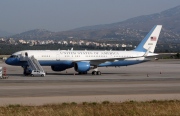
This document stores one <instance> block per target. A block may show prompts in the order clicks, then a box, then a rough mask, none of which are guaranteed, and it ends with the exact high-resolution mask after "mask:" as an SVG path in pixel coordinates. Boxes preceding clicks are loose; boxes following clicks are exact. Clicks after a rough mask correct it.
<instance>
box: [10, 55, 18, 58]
mask: <svg viewBox="0 0 180 116" xmlns="http://www.w3.org/2000/svg"><path fill="white" fill-rule="evenodd" d="M17 57H18V56H16V55H11V56H10V58H17Z"/></svg>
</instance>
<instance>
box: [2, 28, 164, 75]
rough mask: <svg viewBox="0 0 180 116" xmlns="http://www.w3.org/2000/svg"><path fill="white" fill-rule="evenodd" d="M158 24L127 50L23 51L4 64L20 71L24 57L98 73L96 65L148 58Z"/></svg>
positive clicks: (60, 68) (24, 64)
mask: <svg viewBox="0 0 180 116" xmlns="http://www.w3.org/2000/svg"><path fill="white" fill-rule="evenodd" d="M161 28H162V25H155V26H154V27H153V28H152V29H151V31H150V32H149V33H148V34H147V35H146V36H145V38H144V39H143V40H142V41H141V42H140V44H139V45H138V46H137V47H136V48H135V49H134V50H130V51H117V50H116V51H113V50H109V51H102V50H100V51H97V50H73V49H71V50H24V51H19V52H16V53H13V54H12V55H11V56H10V57H9V58H8V59H7V60H6V61H5V63H6V64H8V65H13V66H22V67H23V69H24V74H26V70H27V67H28V65H29V64H28V62H27V60H22V57H23V58H26V57H34V58H35V59H36V60H37V61H38V62H37V63H39V64H40V65H41V66H51V69H52V70H53V71H64V70H66V69H69V68H74V70H75V71H76V72H78V73H79V74H87V72H88V71H89V70H93V71H92V75H101V72H100V71H99V70H98V67H118V66H128V65H134V64H139V63H143V62H147V61H150V59H148V57H151V56H156V55H158V54H156V53H154V50H155V47H156V43H157V41H158V38H159V34H160V31H161Z"/></svg>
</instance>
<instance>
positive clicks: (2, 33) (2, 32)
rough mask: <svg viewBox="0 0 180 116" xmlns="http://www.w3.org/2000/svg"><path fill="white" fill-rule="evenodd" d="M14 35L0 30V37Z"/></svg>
mask: <svg viewBox="0 0 180 116" xmlns="http://www.w3.org/2000/svg"><path fill="white" fill-rule="evenodd" d="M10 35H13V34H12V33H9V32H6V31H3V30H0V37H6V36H10Z"/></svg>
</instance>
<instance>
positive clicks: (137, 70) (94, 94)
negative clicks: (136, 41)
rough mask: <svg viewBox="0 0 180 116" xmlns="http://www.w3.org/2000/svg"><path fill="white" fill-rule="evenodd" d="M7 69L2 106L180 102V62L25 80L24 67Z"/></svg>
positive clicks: (49, 73)
mask: <svg viewBox="0 0 180 116" xmlns="http://www.w3.org/2000/svg"><path fill="white" fill-rule="evenodd" d="M0 64H1V66H2V67H6V69H7V75H8V76H9V78H8V79H1V80H0V86H1V87H0V105H7V104H24V105H43V104H47V103H63V102H78V103H79V102H102V101H106V100H108V101H112V102H122V101H127V100H138V101H144V100H155V99H156V100H168V99H178V100H180V76H179V74H180V71H179V69H180V60H158V61H150V62H146V63H142V64H138V65H132V66H127V67H120V68H119V67H116V68H115V67H108V68H106V67H104V68H99V70H100V71H101V72H102V75H91V71H90V72H89V73H88V74H87V75H77V73H76V72H75V71H74V69H68V70H66V71H63V72H53V71H52V70H51V69H50V67H43V68H44V70H45V71H46V72H47V76H46V77H26V76H23V75H22V68H21V67H14V66H8V65H6V64H5V63H4V62H1V63H0Z"/></svg>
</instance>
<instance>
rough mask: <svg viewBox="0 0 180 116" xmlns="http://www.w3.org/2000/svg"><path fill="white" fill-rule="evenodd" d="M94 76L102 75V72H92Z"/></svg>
mask: <svg viewBox="0 0 180 116" xmlns="http://www.w3.org/2000/svg"><path fill="white" fill-rule="evenodd" d="M92 75H101V72H100V71H92Z"/></svg>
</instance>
